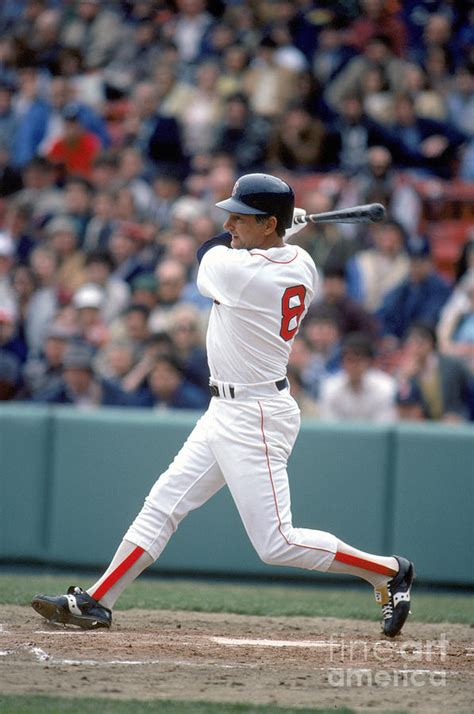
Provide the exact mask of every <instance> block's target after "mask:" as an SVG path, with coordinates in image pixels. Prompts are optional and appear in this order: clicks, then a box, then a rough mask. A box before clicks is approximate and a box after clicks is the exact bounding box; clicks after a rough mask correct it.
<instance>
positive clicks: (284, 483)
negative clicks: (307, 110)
mask: <svg viewBox="0 0 474 714" xmlns="http://www.w3.org/2000/svg"><path fill="white" fill-rule="evenodd" d="M225 386H226V385H221V390H220V391H221V394H222V393H224V394H226V395H227V398H226V397H225V398H222V397H214V398H213V399H212V400H211V403H210V406H209V409H208V410H207V412H206V413H205V414H204V415H203V416H202V417H201V418H200V419H199V421H198V422H197V424H196V426H195V428H194V429H193V431H192V433H191V434H190V436H189V438H188V439H187V441H186V442H185V443H184V445H183V447H182V448H181V450H180V451H179V453H178V454H177V456H176V458H175V459H174V461H173V462H172V464H171V465H170V466H169V468H168V469H167V470H166V471H165V472H164V473H163V474H162V475H161V476H160V477H159V479H158V480H157V481H156V483H155V484H154V486H153V487H152V489H151V491H150V493H149V495H148V496H147V498H146V499H145V503H144V506H143V508H142V510H141V511H140V513H139V514H138V516H137V517H136V519H135V521H134V522H133V523H132V525H131V526H130V528H129V530H128V531H127V533H126V534H125V536H124V538H125V540H127V541H130V542H132V543H134V544H136V545H138V546H140V547H142V548H143V549H144V550H145V551H147V552H148V553H149V554H150V555H151V557H152V558H153V559H154V560H156V559H158V557H159V556H160V554H161V552H162V551H163V549H164V548H165V546H166V544H167V542H168V540H169V538H170V537H171V535H172V533H174V531H175V530H176V528H177V527H178V525H179V523H180V522H181V521H182V520H183V518H184V517H185V516H186V515H187V514H188V513H189V512H190V511H192V510H194V509H196V508H199V506H201V505H202V504H204V503H205V502H206V501H207V500H208V499H209V498H211V496H213V495H214V494H215V493H217V491H219V489H220V488H222V487H223V486H224V485H225V484H227V486H228V487H229V490H230V493H231V495H232V498H233V499H234V502H235V504H236V506H237V509H238V511H239V514H240V517H241V519H242V522H243V524H244V527H245V530H246V531H247V534H248V536H249V538H250V541H251V542H252V545H253V546H254V548H255V550H256V551H257V553H258V555H259V556H260V558H261V559H262V560H263V561H264V562H266V563H269V564H273V565H284V566H293V567H299V568H306V569H309V570H324V571H325V570H327V569H328V568H329V567H330V565H331V563H332V561H333V559H334V555H335V553H336V551H337V543H338V541H337V539H336V537H335V536H333V535H331V534H329V533H325V532H323V531H318V530H311V529H307V528H294V527H293V525H292V517H291V504H290V490H289V484H288V474H287V470H286V467H287V461H288V458H289V456H290V453H291V450H292V448H293V445H294V443H295V440H296V437H297V435H298V431H299V427H300V413H299V409H298V406H297V404H296V402H295V401H294V399H293V398H292V397H291V395H290V394H289V392H288V390H287V389H285V390H283V391H282V392H277V393H276V394H275V392H276V387H275V385H274V384H273V383H272V384H271V385H261V386H260V387H255V386H252V388H242V389H239V388H238V387H236V388H235V397H236V398H235V399H231V398H230V397H229V390H228V389H226V388H225Z"/></svg>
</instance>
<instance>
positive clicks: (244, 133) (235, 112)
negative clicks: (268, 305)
mask: <svg viewBox="0 0 474 714" xmlns="http://www.w3.org/2000/svg"><path fill="white" fill-rule="evenodd" d="M270 126H271V125H270V123H269V122H268V121H267V120H266V119H264V118H263V117H260V116H256V115H254V114H253V112H252V111H251V110H250V107H249V102H248V99H247V97H246V95H245V94H243V93H240V94H230V95H229V96H228V97H227V99H226V102H225V106H224V116H223V119H222V121H221V123H220V124H219V125H218V127H217V129H216V138H215V144H214V147H213V150H214V151H217V152H223V153H226V154H229V155H230V156H233V157H234V159H235V162H236V164H237V168H238V170H239V171H240V172H242V173H246V172H249V171H255V170H258V169H261V168H262V166H263V165H264V162H265V156H266V151H267V145H268V141H269V135H270Z"/></svg>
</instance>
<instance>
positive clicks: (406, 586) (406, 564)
mask: <svg viewBox="0 0 474 714" xmlns="http://www.w3.org/2000/svg"><path fill="white" fill-rule="evenodd" d="M395 558H396V559H397V561H398V565H399V571H398V573H397V574H396V575H395V576H394V577H393V578H392V579H391V580H389V581H388V583H387V585H386V586H385V587H383V588H377V589H376V590H375V599H376V601H377V602H378V603H379V605H381V606H382V614H383V632H384V635H387V637H395V636H396V635H398V634H399V632H401V629H402V627H403V625H404V624H405V622H406V619H407V617H408V615H409V613H410V589H411V585H412V583H413V579H414V577H415V568H414V567H413V563H410V561H409V560H406V558H399V557H397V556H395Z"/></svg>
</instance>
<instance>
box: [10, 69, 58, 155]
mask: <svg viewBox="0 0 474 714" xmlns="http://www.w3.org/2000/svg"><path fill="white" fill-rule="evenodd" d="M17 77H18V82H19V89H18V91H17V93H16V95H15V100H14V105H13V106H14V112H15V123H16V131H15V135H14V137H13V140H12V145H11V161H12V164H13V166H15V167H18V168H23V167H24V166H26V164H27V163H28V162H29V161H31V160H32V159H33V158H34V157H35V155H36V153H37V151H38V147H39V145H40V143H41V141H42V140H43V138H44V135H45V131H46V123H47V121H48V111H49V110H48V105H47V103H46V101H45V100H44V98H43V97H42V95H41V91H40V82H39V73H38V70H37V68H36V67H35V66H31V65H30V66H25V67H21V68H20V69H19V70H18V72H17Z"/></svg>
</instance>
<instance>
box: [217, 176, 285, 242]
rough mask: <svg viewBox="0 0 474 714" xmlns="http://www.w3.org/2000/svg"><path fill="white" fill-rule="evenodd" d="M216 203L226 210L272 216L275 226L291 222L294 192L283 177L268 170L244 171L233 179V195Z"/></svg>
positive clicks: (282, 227) (282, 226)
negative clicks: (273, 174) (257, 171)
mask: <svg viewBox="0 0 474 714" xmlns="http://www.w3.org/2000/svg"><path fill="white" fill-rule="evenodd" d="M216 206H218V207H219V208H223V209H224V211H229V213H246V214H249V215H256V216H263V215H267V216H275V218H276V219H277V221H278V228H280V229H283V230H284V229H285V228H289V227H290V226H291V224H292V222H293V209H294V207H295V195H294V193H293V189H292V188H291V186H289V185H288V184H287V183H286V182H285V181H282V180H281V179H279V178H277V177H276V176H270V175H269V174H246V175H245V176H241V177H240V178H239V179H238V181H236V182H235V185H234V188H233V189H232V196H231V197H230V198H227V199H226V200H225V201H219V203H216Z"/></svg>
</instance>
